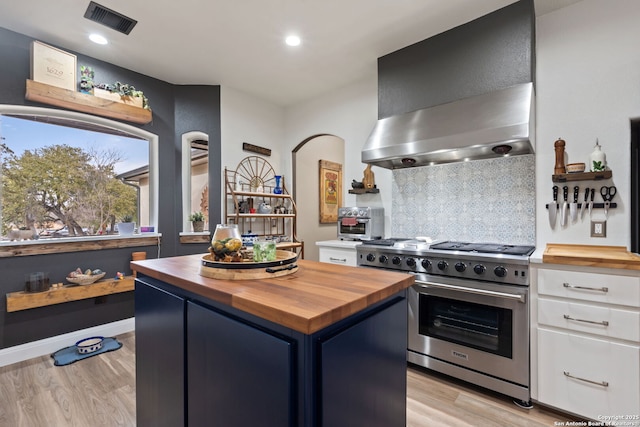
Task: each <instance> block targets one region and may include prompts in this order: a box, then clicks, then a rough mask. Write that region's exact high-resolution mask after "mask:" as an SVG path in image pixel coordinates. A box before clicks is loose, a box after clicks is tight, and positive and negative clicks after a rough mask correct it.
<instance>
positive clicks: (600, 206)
mask: <svg viewBox="0 0 640 427" xmlns="http://www.w3.org/2000/svg"><path fill="white" fill-rule="evenodd" d="M561 204H562V203H557V205H558V207H560V205H561ZM580 206H582V203H578V209H580ZM587 206H589V205H588V204H587ZM617 206H618V204H617V203H615V202H612V203H610V204H609V209H615V208H616V207H617ZM544 207H545V208H546V209H549V204H546V205H544ZM593 209H604V203H594V204H593Z"/></svg>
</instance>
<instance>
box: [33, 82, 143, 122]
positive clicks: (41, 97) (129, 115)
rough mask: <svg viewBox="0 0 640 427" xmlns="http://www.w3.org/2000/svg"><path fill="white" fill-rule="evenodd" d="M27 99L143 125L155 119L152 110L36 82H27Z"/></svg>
mask: <svg viewBox="0 0 640 427" xmlns="http://www.w3.org/2000/svg"><path fill="white" fill-rule="evenodd" d="M25 98H26V99H27V100H29V101H35V102H40V103H43V104H48V105H53V106H56V107H62V108H67V109H69V110H74V111H81V112H83V113H89V114H95V115H97V116H103V117H109V118H112V119H118V120H125V121H128V122H132V123H137V124H142V125H144V124H147V123H150V122H151V120H152V119H153V115H152V113H151V110H146V109H144V108H140V107H136V106H133V105H127V104H123V103H120V102H116V101H112V100H109V99H105V98H100V97H97V96H93V95H88V94H86V93H81V92H76V91H72V90H67V89H62V88H59V87H56V86H51V85H48V84H45V83H40V82H36V81H34V80H27V89H26V94H25Z"/></svg>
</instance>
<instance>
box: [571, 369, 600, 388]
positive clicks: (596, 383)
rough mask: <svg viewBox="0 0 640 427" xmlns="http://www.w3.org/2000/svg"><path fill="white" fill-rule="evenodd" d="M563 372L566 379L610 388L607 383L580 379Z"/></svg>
mask: <svg viewBox="0 0 640 427" xmlns="http://www.w3.org/2000/svg"><path fill="white" fill-rule="evenodd" d="M563 372H564V375H565V376H566V377H569V378H573V379H574V380H579V381H584V382H585V383H589V384H595V385H601V386H602V387H609V383H608V382H607V381H600V382H598V381H591V380H587V379H584V378H580V377H574V376H573V375H571V374H570V373H569V372H567V371H563Z"/></svg>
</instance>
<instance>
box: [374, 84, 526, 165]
mask: <svg viewBox="0 0 640 427" xmlns="http://www.w3.org/2000/svg"><path fill="white" fill-rule="evenodd" d="M534 128H535V123H534V95H533V83H525V84H521V85H516V86H512V87H509V88H506V89H501V90H498V91H494V92H490V93H486V94H483V95H478V96H473V97H470V98H464V99H461V100H459V101H454V102H450V103H447V104H441V105H437V106H435V107H430V108H425V109H422V110H417V111H412V112H409V113H405V114H402V115H399V116H392V117H388V118H385V119H381V120H378V123H377V124H376V126H375V128H374V129H373V131H372V132H371V135H370V136H369V139H368V140H367V142H366V144H365V145H364V148H363V149H362V162H363V163H369V164H372V165H375V166H380V167H383V168H386V169H398V168H406V167H411V166H425V165H434V164H439V163H451V162H461V161H469V160H476V159H487V158H491V157H502V156H515V155H521V154H530V153H533V152H534Z"/></svg>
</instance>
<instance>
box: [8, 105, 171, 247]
mask: <svg viewBox="0 0 640 427" xmlns="http://www.w3.org/2000/svg"><path fill="white" fill-rule="evenodd" d="M0 115H15V116H20V115H22V116H41V117H53V118H56V119H62V120H65V119H66V120H73V121H78V122H84V123H88V124H91V125H95V126H100V127H104V128H109V129H114V130H116V131H120V132H125V133H128V134H131V135H132V136H133V137H137V138H141V139H144V140H147V141H148V142H149V225H150V226H153V227H154V230H155V232H154V233H144V235H145V236H149V237H151V236H155V235H159V231H160V230H158V210H159V201H158V198H159V197H158V196H159V195H158V188H159V177H160V173H159V171H158V165H159V154H158V152H159V141H160V138H159V137H158V135H156V134H153V133H151V132H148V131H146V130H143V129H140V128H138V127H135V126H132V125H128V124H126V123H121V122H117V121H114V120H110V119H106V118H102V117H98V116H93V115H90V114H85V113H80V112H75V111H68V110H57V109H53V108H44V107H32V106H27V105H9V104H0ZM105 237H107V236H82V237H72V238H64V240H58V239H45V240H42V241H40V240H31V241H28V242H29V244H30V245H31V244H34V245H37V244H43V245H44V244H46V245H49V244H56V243H58V242H59V243H66V244H68V243H69V242H70V241H78V242H85V241H91V240H105ZM127 237H128V236H112V238H116V239H126V238H127ZM136 237H139V235H134V236H132V238H136ZM26 242H27V241H21V242H15V241H2V242H0V246H14V245H23V244H25V243H26Z"/></svg>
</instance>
